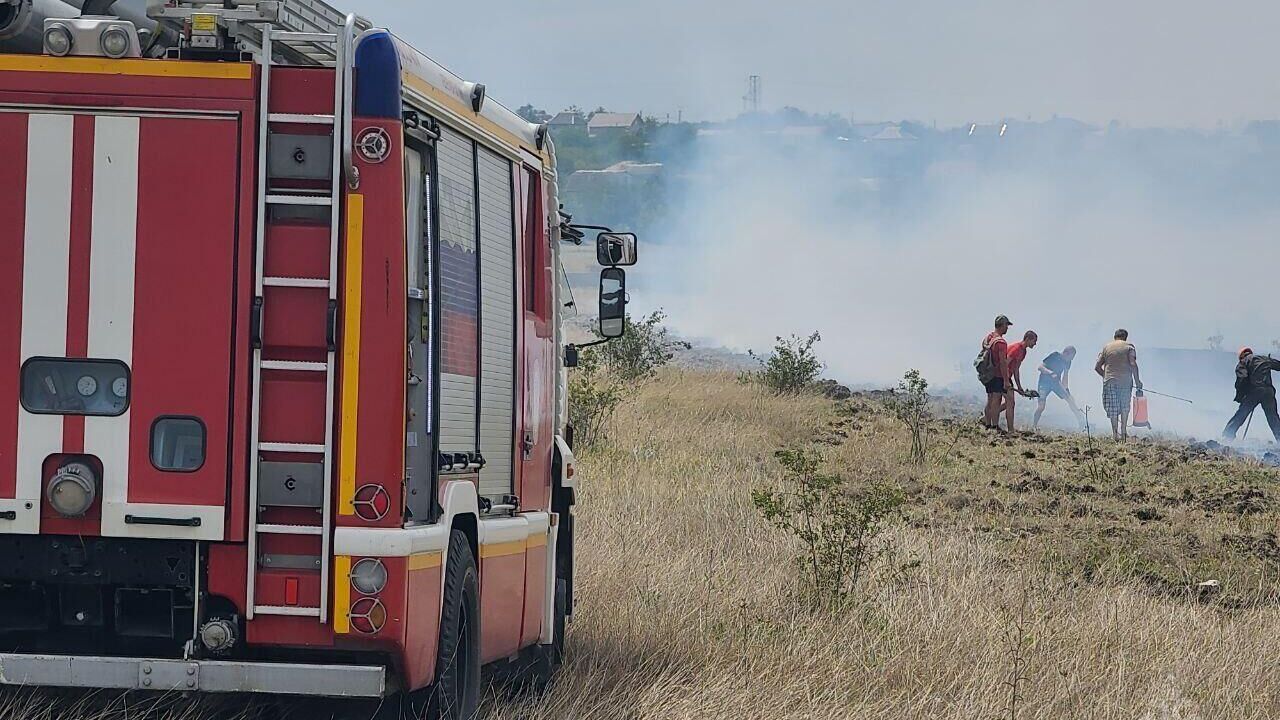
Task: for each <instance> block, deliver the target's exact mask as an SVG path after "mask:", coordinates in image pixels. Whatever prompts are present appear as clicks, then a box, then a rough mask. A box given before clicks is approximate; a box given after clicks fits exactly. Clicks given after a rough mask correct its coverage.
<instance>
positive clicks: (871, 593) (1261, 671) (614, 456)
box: [489, 371, 1280, 720]
mask: <svg viewBox="0 0 1280 720" xmlns="http://www.w3.org/2000/svg"><path fill="white" fill-rule="evenodd" d="M612 427H613V434H612V436H611V440H610V441H609V442H608V447H607V448H604V449H601V450H598V451H594V452H590V453H587V454H586V455H585V456H584V457H583V460H582V466H581V467H582V478H583V481H582V482H583V498H582V505H581V506H580V509H579V512H580V519H581V525H580V527H581V528H582V535H583V538H584V539H583V545H582V555H581V563H582V564H581V567H582V568H583V570H582V572H583V581H582V586H581V599H580V605H579V608H580V610H579V613H578V616H577V618H576V619H575V622H574V623H573V625H572V630H571V636H570V647H571V655H570V658H569V661H568V664H567V665H566V667H565V672H564V675H563V676H562V678H561V681H560V684H559V685H558V686H557V687H556V688H555V689H554V691H553V692H552V694H551V695H550V697H549V698H548V703H547V704H545V705H543V706H540V707H537V708H536V709H533V706H522V705H521V704H517V703H508V702H501V703H497V704H495V706H494V707H492V708H491V712H490V714H489V717H491V718H495V719H496V718H502V719H506V718H530V719H533V718H619V719H621V718H628V719H634V718H881V717H930V718H956V719H957V720H959V719H960V718H965V719H969V718H977V717H1006V718H1008V717H1025V718H1080V717H1089V718H1117V719H1119V718H1126V719H1128V718H1193V717H1194V718H1206V719H1207V718H1269V717H1276V716H1277V714H1280V699H1278V698H1276V697H1275V696H1274V695H1273V694H1272V693H1269V692H1266V691H1262V690H1260V689H1261V688H1268V687H1276V683H1277V680H1280V669H1277V666H1276V665H1275V664H1274V663H1269V662H1258V660H1259V659H1260V658H1266V657H1275V656H1276V653H1277V651H1280V632H1278V631H1280V613H1278V612H1277V608H1276V597H1275V592H1274V586H1275V577H1276V575H1277V560H1278V559H1280V558H1278V556H1277V553H1276V540H1275V535H1274V534H1273V533H1274V529H1275V527H1276V521H1277V519H1278V516H1277V504H1276V498H1277V496H1276V493H1275V490H1274V483H1275V481H1276V480H1277V479H1280V474H1278V473H1277V472H1276V471H1274V470H1268V469H1263V468H1261V467H1259V466H1257V465H1254V464H1249V463H1245V462H1241V461H1235V460H1228V459H1224V458H1220V457H1217V456H1214V455H1212V454H1210V453H1207V452H1205V451H1203V450H1196V449H1188V448H1181V447H1174V446H1159V445H1154V444H1141V445H1134V446H1130V447H1127V448H1117V447H1115V446H1113V445H1110V444H1106V445H1102V444H1099V445H1097V446H1095V447H1093V448H1092V449H1091V448H1090V447H1088V445H1087V444H1085V443H1084V441H1082V440H1079V439H1070V438H1037V437H1034V436H1022V437H1017V438H1013V439H1008V440H1003V439H996V438H995V437H994V436H990V435H986V434H982V433H980V432H978V431H977V430H976V429H973V428H971V427H970V425H969V424H967V423H963V424H962V423H954V422H951V421H944V422H941V423H938V424H937V426H936V432H935V442H934V451H933V453H932V459H931V462H930V465H929V466H928V467H927V468H924V469H921V470H915V469H912V468H911V466H909V465H907V464H906V463H905V462H904V460H905V457H906V453H907V448H908V441H907V436H906V433H905V432H904V431H903V430H902V428H901V427H900V425H899V424H898V423H897V422H896V421H895V420H894V419H892V418H891V417H889V416H888V415H887V414H886V413H885V411H884V410H883V408H882V407H881V405H880V404H879V401H878V400H876V399H873V398H870V397H868V396H859V397H855V398H854V400H852V401H851V402H850V403H848V404H837V403H833V402H832V401H829V400H825V399H821V398H817V397H781V398H780V397H774V396H771V395H768V394H764V393H762V392H761V391H760V390H759V389H758V388H756V387H754V386H746V385H742V384H740V383H739V382H738V381H737V379H736V377H735V376H731V375H727V374H706V373H690V372H679V371H668V372H666V373H664V374H663V375H661V376H660V377H659V379H658V380H656V381H654V382H653V383H651V384H650V385H648V386H647V387H646V388H645V389H644V390H643V391H642V392H641V393H640V395H639V397H638V398H636V399H635V400H634V401H633V402H632V403H630V404H628V405H626V406H624V407H623V408H621V410H620V411H619V413H618V415H617V416H616V418H615V419H614V422H613V426H612ZM803 445H816V446H817V447H820V448H822V451H823V453H824V454H825V456H826V458H827V463H828V465H829V466H830V468H831V469H832V470H834V471H836V472H839V473H842V474H844V475H846V476H848V477H851V478H855V479H856V482H863V481H866V480H870V479H880V480H883V481H886V482H888V483H891V484H894V485H896V486H898V487H900V488H901V489H902V491H903V493H904V494H905V496H906V498H907V502H906V505H905V506H904V512H905V516H906V518H905V522H904V524H902V525H899V526H897V527H895V528H894V529H893V530H892V531H891V535H892V538H891V539H892V541H893V544H894V553H895V554H896V557H897V558H899V559H902V560H910V561H911V563H918V565H916V566H915V567H914V568H911V569H909V570H904V571H902V572H900V573H886V574H884V575H883V576H881V577H877V578H875V579H873V580H871V581H869V582H868V583H867V584H866V586H865V589H864V591H863V595H862V597H861V598H860V600H859V601H858V602H857V603H855V604H853V605H850V606H849V607H847V608H846V609H844V610H843V611H840V612H829V611H813V610H810V609H809V607H808V605H807V604H806V603H805V602H804V601H803V600H802V599H801V597H800V595H799V593H798V587H797V580H796V577H797V573H796V568H795V566H794V565H793V557H794V555H795V550H796V548H795V546H794V545H793V544H792V543H791V542H789V541H787V540H786V539H785V538H784V537H783V536H782V535H780V534H779V533H778V532H777V531H776V530H775V529H773V528H772V527H771V526H770V525H769V524H768V523H766V522H765V521H764V520H763V519H762V517H761V516H760V514H759V512H758V511H757V510H756V508H755V507H754V506H753V504H752V502H751V497H750V493H751V490H752V489H755V488H759V487H763V486H770V485H773V484H775V483H777V482H778V480H779V478H780V474H781V469H780V467H779V465H778V463H777V462H776V460H775V459H774V457H773V453H774V450H775V449H777V448H781V447H788V446H791V447H795V446H803ZM1094 454H1096V457H1097V458H1098V460H1099V466H1100V467H1103V468H1119V472H1118V473H1117V472H1115V471H1113V470H1109V469H1108V470H1104V472H1108V473H1112V474H1110V475H1106V476H1105V477H1104V476H1096V477H1095V476H1091V473H1092V472H1094V471H1093V470H1090V465H1089V462H1088V460H1089V459H1090V456H1091V455H1094ZM903 564H907V563H903ZM1205 580H1217V581H1219V583H1220V586H1219V587H1220V588H1221V590H1220V591H1218V592H1215V591H1214V590H1213V589H1212V588H1208V589H1199V588H1198V587H1197V586H1198V583H1200V582H1202V581H1205ZM1015 676H1017V677H1018V678H1019V679H1018V683H1017V695H1018V699H1017V702H1016V706H1015V708H1014V710H1013V712H1012V713H1011V712H1010V709H1009V707H1008V706H1009V703H1010V700H1011V697H1012V694H1011V687H1010V685H1009V683H1010V682H1011V679H1012V678H1013V677H1015Z"/></svg>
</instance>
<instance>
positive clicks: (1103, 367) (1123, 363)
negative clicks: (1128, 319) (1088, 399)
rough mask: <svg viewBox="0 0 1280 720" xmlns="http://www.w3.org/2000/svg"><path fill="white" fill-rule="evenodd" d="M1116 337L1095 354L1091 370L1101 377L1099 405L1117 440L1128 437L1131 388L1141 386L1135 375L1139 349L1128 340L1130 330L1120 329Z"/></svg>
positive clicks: (1140, 381) (1139, 378)
mask: <svg viewBox="0 0 1280 720" xmlns="http://www.w3.org/2000/svg"><path fill="white" fill-rule="evenodd" d="M1114 337H1115V339H1114V340H1112V341H1111V342H1109V343H1107V344H1106V346H1104V347H1103V348H1102V352H1100V353H1098V362H1096V363H1094V366H1093V371H1094V372H1096V373H1098V375H1099V376H1100V377H1102V408H1103V410H1105V411H1106V413H1107V418H1108V419H1110V420H1111V437H1112V438H1113V439H1114V440H1115V441H1116V442H1126V441H1127V440H1128V439H1129V403H1130V402H1131V401H1132V399H1133V389H1134V388H1135V387H1136V388H1138V389H1139V390H1141V389H1142V378H1141V377H1139V375H1138V351H1137V349H1136V348H1134V346H1133V343H1130V342H1129V331H1128V330H1125V329H1124V328H1120V329H1119V330H1116V332H1115V336H1114Z"/></svg>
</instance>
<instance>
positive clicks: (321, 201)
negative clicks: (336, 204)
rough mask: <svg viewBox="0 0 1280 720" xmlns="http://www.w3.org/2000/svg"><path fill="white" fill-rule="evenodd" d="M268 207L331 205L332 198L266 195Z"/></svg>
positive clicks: (324, 196)
mask: <svg viewBox="0 0 1280 720" xmlns="http://www.w3.org/2000/svg"><path fill="white" fill-rule="evenodd" d="M266 199H267V204H268V205H318V206H328V205H333V198H331V197H329V196H328V195H268V196H267V198H266Z"/></svg>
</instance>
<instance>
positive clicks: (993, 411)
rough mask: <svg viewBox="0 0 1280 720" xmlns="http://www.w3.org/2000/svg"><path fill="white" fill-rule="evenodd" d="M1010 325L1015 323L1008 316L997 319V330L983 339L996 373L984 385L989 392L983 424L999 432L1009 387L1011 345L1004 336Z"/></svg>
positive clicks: (984, 347)
mask: <svg viewBox="0 0 1280 720" xmlns="http://www.w3.org/2000/svg"><path fill="white" fill-rule="evenodd" d="M1010 325H1013V323H1011V322H1009V318H1008V316H1006V315H1000V316H998V317H996V325H995V327H996V329H995V330H993V331H991V332H989V333H987V336H986V337H985V338H983V339H982V349H983V350H986V351H987V353H988V355H989V356H990V357H991V362H992V364H994V365H995V371H996V375H995V377H994V378H992V379H991V380H989V381H987V382H984V383H983V387H984V388H985V389H986V391H987V407H986V408H985V409H984V410H983V412H982V424H983V426H984V427H988V428H994V429H997V430H998V429H999V428H1000V406H1001V404H1002V403H1003V402H1004V396H1005V389H1006V388H1007V387H1008V386H1009V385H1008V383H1009V359H1008V356H1009V343H1008V342H1006V341H1005V339H1004V334H1005V333H1007V332H1009V326H1010ZM979 379H981V377H980V378H979Z"/></svg>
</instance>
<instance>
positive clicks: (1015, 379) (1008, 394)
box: [1002, 330, 1040, 432]
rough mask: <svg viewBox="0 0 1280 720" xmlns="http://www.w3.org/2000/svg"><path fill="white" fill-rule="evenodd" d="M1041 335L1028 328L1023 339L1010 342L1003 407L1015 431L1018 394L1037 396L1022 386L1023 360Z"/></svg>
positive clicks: (1008, 422)
mask: <svg viewBox="0 0 1280 720" xmlns="http://www.w3.org/2000/svg"><path fill="white" fill-rule="evenodd" d="M1039 339H1040V336H1038V335H1036V331H1035V330H1028V331H1027V332H1026V333H1024V334H1023V335H1022V339H1021V340H1019V341H1018V342H1015V343H1010V344H1009V350H1008V357H1007V358H1006V377H1005V388H1004V389H1005V394H1004V403H1003V405H1002V409H1003V410H1004V424H1005V427H1007V428H1008V429H1009V432H1013V416H1014V408H1013V401H1014V399H1015V398H1016V397H1017V396H1018V395H1022V396H1023V397H1036V395H1035V394H1032V393H1029V392H1027V391H1026V390H1024V389H1023V388H1022V361H1023V360H1026V359H1027V351H1028V350H1031V349H1032V348H1034V347H1035V346H1036V343H1037V342H1038V341H1039Z"/></svg>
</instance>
